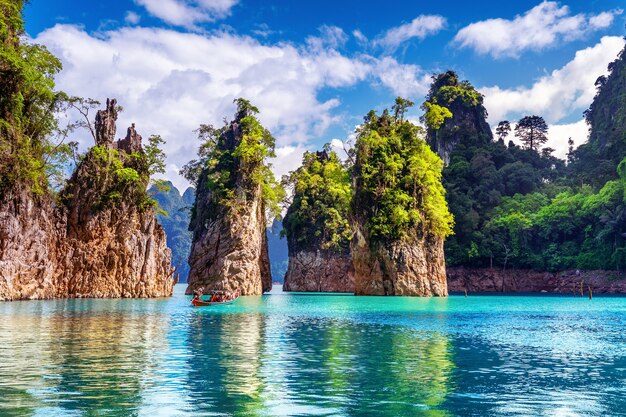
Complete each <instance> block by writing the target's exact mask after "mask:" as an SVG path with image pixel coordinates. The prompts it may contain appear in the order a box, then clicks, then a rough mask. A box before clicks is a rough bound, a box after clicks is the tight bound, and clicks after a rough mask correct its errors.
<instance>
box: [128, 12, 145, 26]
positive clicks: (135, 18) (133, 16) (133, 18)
mask: <svg viewBox="0 0 626 417" xmlns="http://www.w3.org/2000/svg"><path fill="white" fill-rule="evenodd" d="M140 20H141V16H139V15H138V14H137V13H135V12H133V11H130V10H129V11H127V12H126V16H124V21H125V22H126V23H129V24H131V25H136V24H138V23H139V21H140Z"/></svg>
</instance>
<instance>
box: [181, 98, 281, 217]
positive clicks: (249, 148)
mask: <svg viewBox="0 0 626 417" xmlns="http://www.w3.org/2000/svg"><path fill="white" fill-rule="evenodd" d="M234 103H235V104H236V105H237V111H236V114H235V120H234V121H233V122H231V123H228V122H226V121H225V123H224V126H223V127H222V128H220V129H216V128H214V127H213V126H212V125H208V124H207V125H200V128H199V129H198V130H197V131H196V132H197V133H198V138H199V139H200V141H201V144H200V148H199V150H198V157H199V158H198V159H195V160H192V161H190V162H189V163H188V164H186V165H185V166H184V167H183V169H182V170H181V171H180V173H181V175H183V176H184V177H185V178H186V179H187V180H188V181H189V182H191V183H192V184H194V185H196V187H197V189H201V188H202V187H206V188H208V189H209V190H210V191H211V195H212V201H211V204H212V205H213V206H212V208H211V210H213V211H214V212H215V213H214V214H215V215H217V211H215V210H217V209H219V208H232V207H233V206H234V205H236V204H237V202H240V201H244V200H245V198H246V196H245V194H246V193H249V192H253V191H254V190H255V189H256V188H257V187H258V186H260V187H261V194H262V197H263V203H264V207H265V209H266V210H267V213H266V214H268V216H274V217H280V212H281V210H280V203H281V202H282V200H283V196H284V189H283V188H282V186H281V185H280V184H279V183H278V182H277V181H276V179H275V178H274V174H273V173H272V170H271V164H270V163H269V162H268V161H267V159H269V158H274V157H275V156H276V154H275V153H274V147H275V141H274V137H273V136H272V135H271V133H270V132H269V130H267V129H266V128H264V127H263V126H262V125H261V123H260V122H259V120H258V119H257V118H256V117H255V115H256V114H258V113H259V109H258V108H256V107H255V106H253V105H252V104H251V103H250V102H249V101H248V100H245V99H243V98H239V99H236V100H234ZM235 127H237V130H238V131H239V132H240V133H237V134H236V133H235Z"/></svg>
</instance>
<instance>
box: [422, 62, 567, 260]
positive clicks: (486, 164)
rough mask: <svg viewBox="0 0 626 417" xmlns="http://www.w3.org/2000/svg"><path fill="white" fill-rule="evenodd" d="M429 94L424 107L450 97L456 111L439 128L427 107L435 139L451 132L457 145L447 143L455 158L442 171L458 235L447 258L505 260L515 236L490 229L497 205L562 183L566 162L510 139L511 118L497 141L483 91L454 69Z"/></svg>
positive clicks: (449, 139)
mask: <svg viewBox="0 0 626 417" xmlns="http://www.w3.org/2000/svg"><path fill="white" fill-rule="evenodd" d="M428 100H430V101H428ZM428 100H427V101H426V103H424V106H423V108H424V109H428V108H429V106H432V105H433V104H431V102H434V103H441V102H445V103H446V108H451V109H453V111H451V113H452V117H450V118H449V119H448V120H446V121H445V123H442V124H440V125H439V127H438V128H437V124H432V123H428V113H426V122H427V123H428V125H429V137H430V138H431V139H430V143H431V144H433V145H435V144H437V143H438V141H439V139H440V138H447V139H445V140H446V143H447V144H450V145H452V146H449V147H448V148H447V149H449V150H450V154H449V161H450V162H449V164H448V166H447V167H445V168H444V171H443V183H444V186H445V188H446V192H447V201H448V204H449V207H450V211H451V212H452V214H453V215H454V219H455V227H454V235H453V236H451V237H450V238H449V239H448V240H447V241H446V245H445V249H446V262H447V264H448V265H473V266H489V265H491V264H492V263H493V262H495V263H496V264H497V263H502V264H503V263H504V262H505V259H506V260H507V261H508V260H509V258H510V255H509V254H508V252H507V250H508V249H507V248H508V246H510V242H505V241H502V239H501V237H500V236H498V237H496V236H494V235H493V234H492V233H491V231H487V229H486V226H487V224H489V222H490V221H491V219H492V213H493V211H494V210H495V209H496V208H497V207H498V206H499V204H501V203H502V201H503V198H505V197H507V196H509V197H512V196H514V195H516V194H528V193H533V192H537V191H538V190H539V189H541V188H544V187H546V186H547V185H548V184H556V183H558V180H559V178H562V176H563V171H564V169H565V164H564V162H563V161H560V160H558V159H557V158H555V157H553V156H551V155H550V154H549V153H547V154H541V155H540V154H539V153H537V152H536V151H535V150H529V149H522V148H520V147H519V146H516V145H514V144H513V143H512V142H509V144H508V146H507V145H505V143H504V139H505V138H506V136H507V135H508V134H509V132H510V130H511V128H510V124H509V123H508V122H506V121H504V122H502V123H500V125H499V126H498V129H497V130H496V133H497V134H498V136H499V138H500V139H499V140H497V141H493V139H492V136H491V131H490V129H489V126H488V125H487V122H486V114H487V113H486V110H485V109H484V107H483V106H482V104H481V103H482V96H481V95H480V94H479V93H478V92H477V91H476V90H475V89H474V87H472V86H471V84H469V82H467V81H462V82H461V81H459V80H458V78H457V77H456V74H454V73H453V72H451V71H449V72H446V73H444V74H441V75H439V76H435V77H433V85H432V87H431V89H430V92H429V97H428ZM445 100H447V101H445ZM450 100H452V101H450ZM516 220H520V219H516ZM520 221H521V220H520ZM494 260H495V261H494Z"/></svg>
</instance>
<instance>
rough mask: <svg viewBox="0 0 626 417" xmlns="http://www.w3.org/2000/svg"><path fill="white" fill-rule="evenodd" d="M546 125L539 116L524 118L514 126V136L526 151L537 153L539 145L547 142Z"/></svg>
mask: <svg viewBox="0 0 626 417" xmlns="http://www.w3.org/2000/svg"><path fill="white" fill-rule="evenodd" d="M546 133H548V125H547V124H546V121H545V120H543V117H541V116H525V117H522V118H521V119H520V121H519V122H517V126H515V136H516V137H517V138H519V140H521V141H522V143H523V144H524V147H525V148H526V149H531V150H534V151H539V148H541V145H543V144H544V143H546V142H547V141H548V137H547V136H546Z"/></svg>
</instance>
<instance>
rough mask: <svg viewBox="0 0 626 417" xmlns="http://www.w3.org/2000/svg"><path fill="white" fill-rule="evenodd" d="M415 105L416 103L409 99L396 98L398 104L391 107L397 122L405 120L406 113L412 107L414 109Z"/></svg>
mask: <svg viewBox="0 0 626 417" xmlns="http://www.w3.org/2000/svg"><path fill="white" fill-rule="evenodd" d="M414 105H415V103H414V102H412V101H411V100H407V99H405V98H402V97H396V104H394V105H393V106H391V109H392V110H393V115H394V118H395V119H396V121H397V122H401V121H403V120H404V113H406V111H407V110H408V109H409V108H410V107H413V106H414Z"/></svg>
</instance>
